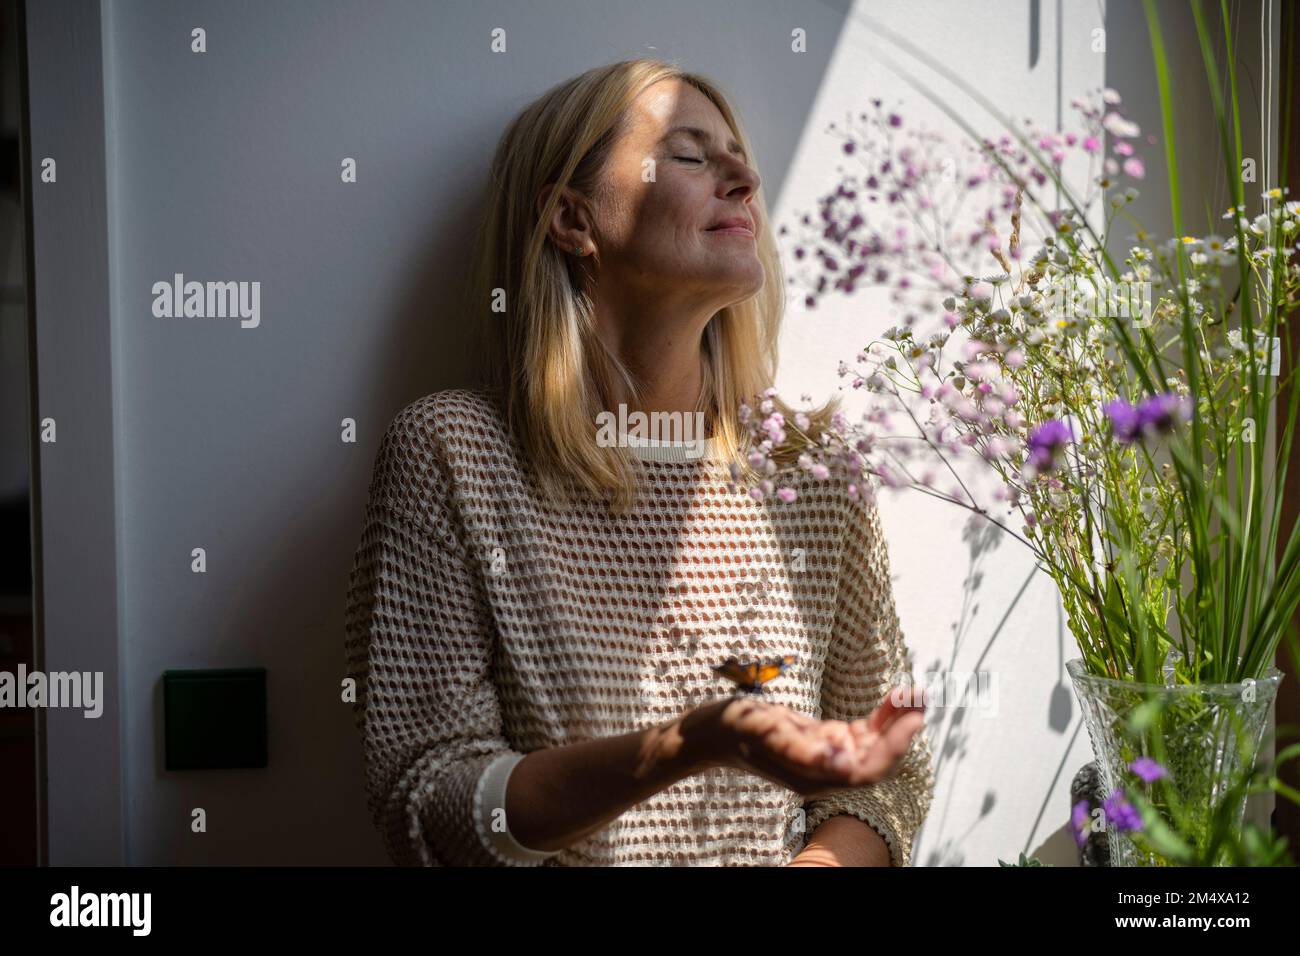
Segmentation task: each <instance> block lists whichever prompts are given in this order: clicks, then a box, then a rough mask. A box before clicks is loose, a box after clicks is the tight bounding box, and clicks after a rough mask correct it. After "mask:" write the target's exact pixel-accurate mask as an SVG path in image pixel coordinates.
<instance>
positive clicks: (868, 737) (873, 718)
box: [716, 688, 925, 798]
mask: <svg viewBox="0 0 1300 956" xmlns="http://www.w3.org/2000/svg"><path fill="white" fill-rule="evenodd" d="M894 696H895V695H894V693H893V688H890V690H889V691H887V692H886V694H885V699H884V701H883V702H882V703H881V704H880V706H879V707H877V708H876V709H875V710H874V711H873V712H872V713H871V715H870V716H869V717H865V718H863V719H861V720H855V721H852V722H846V721H842V720H816V719H814V718H812V717H808V716H807V715H805V714H801V713H798V712H796V711H793V710H791V709H790V708H788V707H785V706H784V705H781V704H773V703H769V702H767V701H764V700H761V699H758V698H754V697H748V696H745V697H736V698H732V699H731V700H728V701H725V702H723V703H724V706H722V707H721V709H719V710H718V711H717V712H716V720H717V723H718V726H719V728H720V729H721V730H722V736H721V738H720V739H721V740H722V741H724V743H723V744H722V745H721V746H720V747H719V751H718V753H717V762H718V763H720V764H721V765H723V766H728V767H736V768H739V769H741V770H747V771H749V772H750V773H754V774H757V775H758V776H760V777H763V778H765V779H767V780H771V781H773V782H774V783H779V784H781V785H783V786H785V787H788V788H790V789H791V790H793V791H795V792H796V793H798V794H800V795H801V796H804V797H809V798H813V797H817V796H819V795H821V794H823V793H825V792H827V791H830V790H835V789H839V788H842V787H861V786H866V785H867V784H872V783H878V782H879V781H881V780H884V779H885V778H887V777H888V776H889V774H890V772H891V771H892V770H893V769H894V766H895V764H897V763H898V761H899V760H900V759H901V758H902V756H903V755H904V754H905V753H907V750H908V748H909V747H910V746H911V743H912V738H913V737H915V736H916V734H917V733H918V732H919V731H920V730H921V728H922V727H924V726H925V705H924V702H923V701H918V702H917V703H915V704H900V703H896V702H895V700H894ZM902 696H904V697H906V695H902ZM916 697H919V695H914V699H915V698H916Z"/></svg>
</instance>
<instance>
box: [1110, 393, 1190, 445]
mask: <svg viewBox="0 0 1300 956" xmlns="http://www.w3.org/2000/svg"><path fill="white" fill-rule="evenodd" d="M1105 412H1106V415H1107V416H1108V417H1109V418H1110V423H1111V434H1113V435H1114V436H1115V440H1116V441H1117V442H1119V443H1120V444H1122V445H1131V444H1133V442H1135V441H1138V440H1139V439H1140V438H1141V437H1142V436H1144V435H1150V436H1156V435H1167V434H1168V433H1169V432H1171V431H1173V430H1174V428H1175V427H1176V426H1177V425H1178V423H1179V422H1180V421H1182V422H1185V421H1188V420H1189V419H1190V418H1191V417H1192V403H1191V400H1190V399H1189V398H1188V397H1187V396H1186V395H1179V394H1177V393H1176V392H1163V393H1161V394H1159V395H1153V396H1151V397H1150V398H1148V399H1145V400H1144V401H1142V403H1141V404H1139V405H1137V406H1136V407H1135V406H1133V405H1130V404H1129V403H1128V402H1126V401H1124V399H1122V398H1118V399H1116V400H1115V401H1113V402H1110V403H1108V404H1107V405H1106V406H1105Z"/></svg>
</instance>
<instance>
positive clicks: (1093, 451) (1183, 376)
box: [732, 20, 1300, 684]
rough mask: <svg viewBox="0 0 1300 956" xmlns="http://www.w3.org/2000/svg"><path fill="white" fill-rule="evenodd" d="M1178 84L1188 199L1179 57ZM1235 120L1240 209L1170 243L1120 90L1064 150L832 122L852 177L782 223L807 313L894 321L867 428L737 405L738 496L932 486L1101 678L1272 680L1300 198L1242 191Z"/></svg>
mask: <svg viewBox="0 0 1300 956" xmlns="http://www.w3.org/2000/svg"><path fill="white" fill-rule="evenodd" d="M1198 26H1199V27H1202V28H1203V24H1201V23H1200V22H1199V20H1198ZM1157 53H1158V54H1161V51H1159V50H1158V51H1157ZM1208 62H1209V61H1207V66H1208ZM1157 66H1158V67H1159V69H1158V75H1159V78H1160V81H1161V92H1162V106H1163V107H1164V110H1165V124H1164V126H1165V128H1164V136H1163V137H1162V138H1163V139H1165V140H1166V142H1165V144H1164V145H1165V153H1166V165H1167V169H1168V175H1169V178H1170V187H1171V192H1172V194H1173V198H1174V203H1173V205H1174V207H1175V209H1177V207H1178V180H1177V161H1176V151H1175V149H1174V146H1173V142H1172V123H1171V119H1170V116H1171V109H1170V102H1169V78H1168V75H1167V71H1166V70H1165V69H1164V61H1163V58H1162V54H1161V55H1158V56H1157ZM1234 83H1235V78H1234ZM1211 85H1212V86H1214V87H1215V89H1216V90H1217V89H1218V87H1217V85H1215V83H1214V82H1212V83H1211ZM1234 89H1235V86H1234ZM1215 105H1216V116H1217V117H1218V118H1219V121H1220V125H1221V128H1222V129H1223V131H1224V138H1223V148H1224V151H1225V162H1226V165H1227V169H1228V170H1229V182H1230V183H1231V184H1232V185H1233V196H1234V201H1233V205H1232V207H1231V208H1229V209H1227V210H1219V211H1218V213H1217V215H1221V217H1222V218H1218V219H1216V221H1215V222H1213V223H1209V224H1207V228H1205V229H1200V230H1196V231H1195V232H1194V233H1193V232H1190V231H1189V232H1186V233H1185V232H1184V229H1183V228H1182V226H1181V224H1180V223H1179V222H1178V221H1177V216H1175V224H1174V226H1175V230H1174V234H1173V235H1172V236H1170V237H1169V238H1165V239H1159V238H1157V236H1156V235H1155V234H1154V233H1153V232H1151V231H1148V230H1147V229H1146V228H1144V227H1143V225H1142V223H1140V222H1138V221H1137V220H1136V219H1135V218H1134V216H1133V214H1132V203H1133V200H1134V199H1135V198H1136V197H1137V195H1138V192H1137V189H1138V185H1139V183H1140V181H1141V180H1142V179H1143V178H1144V177H1145V176H1146V175H1147V167H1146V164H1147V160H1146V159H1144V158H1143V156H1142V152H1143V147H1145V146H1149V145H1151V144H1153V143H1155V138H1154V137H1151V136H1148V137H1146V138H1145V139H1144V138H1143V136H1142V131H1141V130H1140V129H1138V127H1137V125H1136V124H1135V123H1133V122H1132V121H1131V120H1129V119H1127V118H1126V117H1125V115H1124V111H1123V104H1122V99H1121V96H1120V94H1119V93H1118V92H1117V91H1115V90H1112V89H1104V90H1099V91H1096V92H1095V93H1093V94H1091V95H1089V96H1088V97H1085V98H1082V99H1079V100H1076V101H1075V103H1074V104H1073V107H1074V111H1073V115H1074V120H1073V124H1074V125H1073V128H1072V129H1070V130H1069V131H1066V132H1044V131H1041V130H1038V129H1035V128H1034V127H1033V126H1032V124H1028V123H1026V124H1011V123H1006V125H1005V129H1006V131H1005V132H1004V133H1003V134H1002V135H1000V136H996V137H991V138H989V137H977V136H973V135H972V136H970V137H969V141H968V142H967V143H965V144H964V145H955V144H953V143H950V142H948V141H947V140H946V139H945V138H944V137H941V136H939V135H937V134H936V133H933V132H929V131H926V130H923V129H914V128H912V126H911V124H909V123H908V122H907V121H906V119H905V117H904V116H903V115H902V114H901V113H900V112H899V111H897V110H894V109H891V108H888V107H886V106H885V105H884V104H883V103H882V102H881V101H879V100H876V101H873V102H872V104H871V106H872V108H871V110H869V111H866V112H864V113H862V114H860V115H859V116H858V117H856V119H855V121H854V122H853V124H852V125H851V126H849V127H847V128H841V127H838V126H833V127H832V129H833V130H834V131H835V133H836V134H837V135H838V136H839V137H840V138H841V140H842V143H843V145H842V149H843V153H844V156H845V160H846V166H845V172H844V175H843V179H842V181H841V182H839V183H838V184H837V186H836V188H835V189H834V190H833V191H831V192H829V193H828V194H826V195H824V196H823V197H822V198H821V199H820V201H819V203H818V207H819V208H818V211H817V213H816V214H809V215H805V216H803V217H802V219H801V220H800V221H799V223H798V224H797V225H796V226H795V227H794V228H793V229H791V228H789V227H785V228H782V229H781V234H782V235H786V236H789V237H790V239H789V240H788V241H789V242H791V243H792V245H793V249H792V252H793V256H794V259H795V261H796V275H795V276H794V277H793V279H792V281H797V282H799V283H800V285H801V286H802V287H803V288H804V289H805V304H806V305H807V307H809V308H815V307H816V306H817V304H818V302H819V301H820V300H821V299H822V298H823V297H825V296H827V295H830V294H835V293H842V294H852V293H853V292H854V291H855V290H856V289H858V288H859V287H862V286H866V285H871V286H873V287H875V288H887V289H888V290H889V296H890V301H891V304H892V306H893V308H894V309H895V310H896V315H897V318H898V321H897V323H896V324H895V325H894V326H893V327H892V328H890V329H888V330H887V331H886V332H885V333H884V335H883V336H882V337H881V339H880V340H877V341H875V342H872V343H869V344H868V345H867V346H866V347H865V348H864V349H863V350H862V351H861V352H860V353H859V354H857V355H856V356H854V357H852V361H846V362H841V363H840V366H839V372H840V375H841V376H842V377H843V378H844V379H846V381H847V384H848V385H849V386H851V387H852V388H853V389H856V390H861V391H862V392H864V393H865V399H866V403H867V409H866V411H865V412H864V413H863V414H862V416H861V418H860V419H858V420H856V421H850V420H849V418H848V416H847V415H845V414H844V413H842V412H836V414H835V415H834V416H833V417H832V418H831V420H830V423H829V425H828V426H827V427H821V428H814V427H812V423H811V422H810V419H809V414H808V413H807V412H795V411H794V407H793V406H791V405H787V404H786V403H785V402H783V401H782V400H781V399H780V398H779V396H778V395H777V394H776V393H775V391H773V390H769V392H768V393H767V394H765V395H763V396H756V397H755V401H754V402H753V403H751V404H747V405H746V406H745V407H743V408H742V409H741V416H742V420H744V421H746V422H747V423H748V427H749V428H750V429H751V443H750V445H751V450H750V453H749V460H748V465H749V468H747V469H746V468H744V467H741V466H739V465H737V466H733V469H732V477H733V480H734V486H735V487H736V488H737V490H743V491H747V492H748V493H749V494H751V495H753V496H755V497H757V498H763V497H766V496H771V495H774V496H777V497H778V498H780V499H781V500H785V501H789V500H791V499H793V497H794V496H795V494H796V492H795V491H794V489H793V488H792V487H791V486H790V482H789V481H788V473H789V470H790V469H791V468H797V469H801V470H804V471H808V472H811V473H812V474H814V475H815V476H816V477H818V478H823V479H826V480H836V479H838V480H843V481H846V482H848V484H849V485H850V488H849V491H850V493H851V494H867V495H871V494H872V493H873V492H872V486H873V482H876V483H879V484H880V485H883V486H885V487H887V488H891V489H911V490H916V491H920V492H923V493H925V494H928V495H932V496H934V497H936V498H940V499H942V500H946V501H949V502H951V503H954V504H957V505H959V506H961V507H964V508H967V509H969V510H971V511H972V512H974V513H976V514H979V515H981V516H983V517H984V518H985V519H986V520H988V521H991V522H993V523H994V524H996V525H998V526H999V527H1000V528H1002V529H1003V530H1004V531H1005V532H1006V533H1007V534H1009V535H1011V536H1012V537H1014V538H1015V539H1017V540H1018V541H1020V542H1021V543H1022V544H1024V545H1025V546H1026V547H1028V548H1029V549H1030V550H1031V551H1032V552H1033V553H1034V555H1035V556H1036V558H1037V560H1038V562H1039V564H1040V566H1041V567H1042V568H1043V569H1044V570H1045V571H1046V572H1047V573H1048V574H1050V575H1051V576H1052V578H1053V579H1054V581H1055V582H1056V584H1057V585H1058V587H1059V589H1060V593H1061V595H1062V598H1063V603H1064V606H1065V609H1066V612H1067V615H1068V619H1069V625H1070V628H1071V631H1072V633H1073V634H1074V636H1075V638H1076V640H1077V641H1078V644H1079V647H1080V649H1081V651H1082V654H1083V658H1084V660H1085V662H1086V664H1087V666H1088V669H1089V671H1090V672H1091V673H1093V674H1096V675H1098V676H1109V677H1111V678H1116V679H1120V680H1129V681H1136V682H1146V683H1160V682H1164V683H1174V684H1189V683H1201V682H1212V681H1218V682H1236V681H1241V680H1245V679H1250V678H1254V677H1257V676H1260V675H1261V674H1263V672H1264V671H1265V669H1267V668H1268V667H1269V666H1270V664H1271V663H1272V659H1273V655H1274V651H1275V649H1276V647H1277V644H1278V642H1279V640H1280V638H1281V637H1282V636H1283V634H1284V633H1285V632H1286V629H1287V627H1288V625H1289V622H1290V621H1291V620H1292V617H1293V615H1294V612H1295V609H1296V606H1297V603H1298V602H1300V534H1297V531H1300V528H1297V527H1292V528H1291V529H1290V531H1289V535H1288V536H1286V537H1284V538H1282V542H1283V549H1282V555H1281V558H1280V560H1279V561H1278V562H1277V563H1276V564H1275V562H1274V555H1275V552H1276V549H1277V545H1278V540H1279V534H1280V532H1281V531H1282V530H1283V529H1279V527H1278V525H1279V523H1280V508H1281V494H1280V489H1281V488H1282V485H1283V482H1284V481H1285V475H1286V463H1287V460H1288V458H1289V451H1290V443H1291V436H1292V431H1293V428H1294V424H1295V418H1296V401H1295V399H1296V396H1297V390H1296V389H1290V390H1289V394H1290V396H1291V399H1290V403H1289V409H1288V408H1279V409H1278V410H1277V423H1276V429H1277V431H1278V432H1279V433H1280V438H1278V440H1277V442H1276V450H1275V454H1273V455H1266V453H1265V449H1266V444H1267V442H1266V438H1267V437H1268V435H1269V429H1270V421H1271V419H1272V414H1271V411H1272V409H1273V407H1274V405H1275V399H1276V397H1277V395H1278V394H1279V391H1280V389H1281V388H1283V387H1285V386H1286V385H1287V384H1288V380H1289V378H1290V374H1289V373H1288V375H1287V377H1286V379H1284V378H1283V377H1282V376H1281V375H1279V366H1280V358H1281V356H1282V354H1283V350H1286V354H1288V355H1289V342H1288V340H1287V335H1286V323H1285V318H1286V316H1287V315H1288V314H1289V313H1290V312H1291V311H1292V310H1293V309H1294V308H1295V305H1296V301H1297V293H1298V290H1300V266H1297V264H1296V262H1295V259H1294V255H1295V253H1296V243H1297V239H1298V238H1300V203H1297V202H1294V201H1290V200H1289V199H1288V194H1287V190H1286V188H1285V187H1282V186H1271V185H1267V184H1266V185H1265V186H1262V187H1254V188H1253V189H1252V190H1251V192H1250V193H1249V194H1248V193H1247V188H1248V187H1249V186H1250V184H1249V183H1243V182H1242V177H1241V174H1240V171H1241V169H1242V162H1241V159H1242V157H1241V156H1240V155H1239V152H1240V145H1239V137H1238V142H1234V140H1233V138H1232V137H1231V136H1230V135H1229V132H1228V131H1229V129H1230V126H1231V124H1234V123H1236V124H1240V117H1239V116H1237V115H1236V104H1235V95H1234V100H1233V102H1232V103H1231V104H1228V105H1225V104H1224V103H1223V102H1220V101H1218V100H1217V99H1216V104H1215ZM1238 128H1239V125H1238ZM968 132H972V131H970V130H969V129H968ZM1113 249H1123V250H1125V251H1124V252H1123V253H1113V252H1112V250H1113ZM804 400H805V401H808V400H809V397H808V396H804ZM790 447H795V448H798V449H800V451H799V452H798V458H797V463H796V462H792V461H790V456H785V457H784V458H783V457H782V454H781V452H782V450H783V449H788V448H790ZM972 471H976V472H980V471H982V472H985V473H987V477H988V480H987V481H984V480H980V481H977V480H975V479H974V478H972V477H971V473H972ZM986 485H992V486H993V490H992V491H991V492H989V493H987V494H985V486H986ZM1188 579H1190V585H1189V584H1188V583H1187V581H1188ZM1175 620H1176V621H1177V623H1178V628H1177V630H1176V631H1175V629H1174V628H1173V622H1174V621H1175Z"/></svg>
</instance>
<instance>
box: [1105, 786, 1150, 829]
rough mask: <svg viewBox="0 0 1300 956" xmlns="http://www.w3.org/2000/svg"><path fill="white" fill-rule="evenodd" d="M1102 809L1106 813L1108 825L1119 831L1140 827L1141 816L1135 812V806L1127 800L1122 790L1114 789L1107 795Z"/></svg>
mask: <svg viewBox="0 0 1300 956" xmlns="http://www.w3.org/2000/svg"><path fill="white" fill-rule="evenodd" d="M1102 809H1103V810H1104V811H1105V813H1106V823H1107V825H1108V826H1113V827H1114V828H1115V829H1116V830H1119V831H1121V832H1122V831H1125V830H1127V831H1135V830H1141V829H1142V816H1141V814H1139V813H1138V812H1137V808H1136V807H1134V806H1133V804H1131V803H1129V802H1128V798H1127V797H1125V796H1124V791H1123V790H1116V791H1115V792H1114V793H1112V794H1111V795H1110V796H1109V797H1107V798H1106V802H1105V803H1104V804H1103V805H1102Z"/></svg>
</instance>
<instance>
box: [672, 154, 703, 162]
mask: <svg viewBox="0 0 1300 956" xmlns="http://www.w3.org/2000/svg"><path fill="white" fill-rule="evenodd" d="M673 159H680V160H682V161H683V162H686V163H702V162H704V160H702V159H696V158H695V157H694V156H674V157H673Z"/></svg>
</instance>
